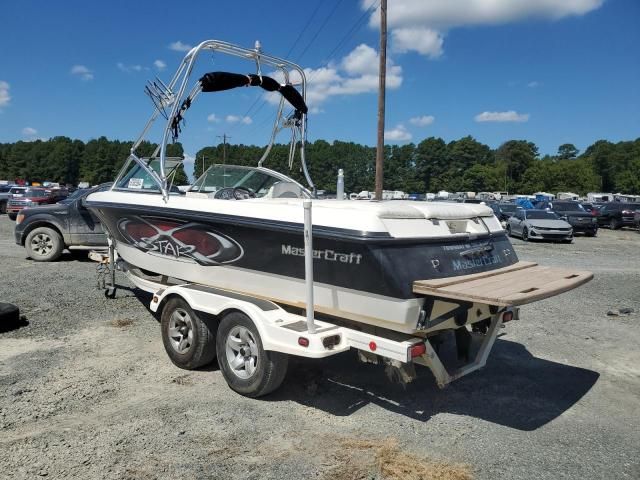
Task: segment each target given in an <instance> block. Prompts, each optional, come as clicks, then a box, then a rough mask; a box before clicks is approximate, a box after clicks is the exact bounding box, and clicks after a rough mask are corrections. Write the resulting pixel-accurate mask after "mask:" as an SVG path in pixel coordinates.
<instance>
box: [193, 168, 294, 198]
mask: <svg viewBox="0 0 640 480" xmlns="http://www.w3.org/2000/svg"><path fill="white" fill-rule="evenodd" d="M285 185H286V190H287V191H288V192H291V193H292V194H291V195H290V196H295V197H301V196H303V189H302V188H301V187H300V185H299V184H298V183H297V182H294V181H293V180H291V179H289V178H288V177H286V176H284V175H282V176H276V175H275V172H273V173H272V172H271V171H270V170H268V169H264V168H253V167H243V166H239V165H212V166H211V167H209V168H208V169H207V171H206V172H205V173H204V174H203V175H202V176H201V177H200V178H198V180H197V181H196V182H195V183H194V184H193V186H192V187H191V189H190V190H189V191H190V192H198V193H205V194H211V193H215V192H217V191H219V190H221V189H223V188H245V189H247V190H250V191H251V192H252V193H254V194H255V195H256V197H264V196H278V195H274V193H273V192H274V188H275V189H276V190H282V189H283V187H284V186H285ZM274 186H275V187H274ZM280 196H283V195H280ZM288 196H289V195H288Z"/></svg>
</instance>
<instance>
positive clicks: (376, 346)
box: [369, 341, 378, 352]
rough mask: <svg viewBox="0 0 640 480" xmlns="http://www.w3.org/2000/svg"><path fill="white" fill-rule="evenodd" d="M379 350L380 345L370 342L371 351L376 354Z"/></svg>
mask: <svg viewBox="0 0 640 480" xmlns="http://www.w3.org/2000/svg"><path fill="white" fill-rule="evenodd" d="M377 348H378V345H376V342H373V341H372V342H369V350H371V351H372V352H375V351H376V349H377Z"/></svg>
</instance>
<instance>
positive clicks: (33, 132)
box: [22, 127, 38, 137]
mask: <svg viewBox="0 0 640 480" xmlns="http://www.w3.org/2000/svg"><path fill="white" fill-rule="evenodd" d="M37 134H38V130H36V129H35V128H32V127H24V128H23V129H22V135H24V136H25V137H33V136H34V135H37Z"/></svg>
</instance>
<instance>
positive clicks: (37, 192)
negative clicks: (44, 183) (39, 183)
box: [7, 187, 67, 220]
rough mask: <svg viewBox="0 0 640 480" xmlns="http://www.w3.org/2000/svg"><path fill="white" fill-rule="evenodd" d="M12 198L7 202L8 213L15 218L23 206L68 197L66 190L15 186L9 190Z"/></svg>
mask: <svg viewBox="0 0 640 480" xmlns="http://www.w3.org/2000/svg"><path fill="white" fill-rule="evenodd" d="M9 194H10V195H11V198H10V199H9V201H8V202H7V215H9V218H10V219H11V220H15V219H16V217H17V215H18V212H20V211H21V210H22V209H23V208H27V207H37V206H39V205H50V204H53V203H56V202H59V201H60V200H63V199H64V198H66V197H67V191H66V190H59V189H54V190H51V189H47V188H40V187H28V188H26V189H25V188H21V189H19V188H18V187H14V188H12V189H11V190H10V191H9Z"/></svg>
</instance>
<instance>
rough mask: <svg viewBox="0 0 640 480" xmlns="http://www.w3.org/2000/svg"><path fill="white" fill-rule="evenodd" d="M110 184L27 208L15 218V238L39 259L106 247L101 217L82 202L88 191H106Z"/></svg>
mask: <svg viewBox="0 0 640 480" xmlns="http://www.w3.org/2000/svg"><path fill="white" fill-rule="evenodd" d="M110 186H111V184H110V183H107V184H103V185H100V186H98V187H95V188H92V189H85V190H83V191H82V193H81V194H78V195H77V196H76V197H74V198H69V199H66V200H63V201H61V202H59V203H57V204H55V205H45V206H41V207H34V208H31V207H29V208H26V209H24V210H22V211H21V212H20V213H19V214H18V217H17V220H16V228H15V231H14V236H15V241H16V243H17V244H18V245H21V246H24V247H25V248H26V249H27V254H28V255H29V257H31V258H32V259H33V260H35V261H38V262H53V261H55V260H57V259H58V258H60V255H62V250H64V249H65V248H68V249H70V250H74V249H76V250H87V249H92V248H98V247H105V248H106V246H107V236H106V234H105V233H104V230H103V229H102V225H101V224H100V219H99V218H98V217H96V216H95V215H93V214H92V213H91V212H90V211H89V210H88V209H86V208H85V207H84V205H83V200H84V199H85V198H86V196H87V195H89V193H92V192H94V191H97V190H106V189H108V188H110Z"/></svg>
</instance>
